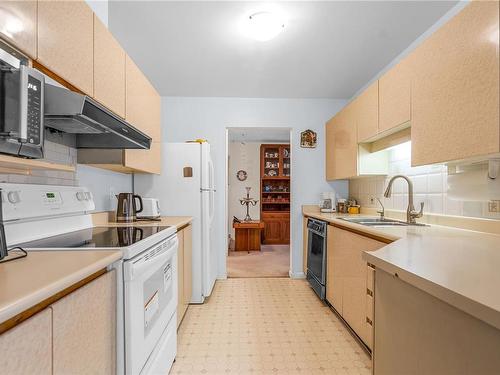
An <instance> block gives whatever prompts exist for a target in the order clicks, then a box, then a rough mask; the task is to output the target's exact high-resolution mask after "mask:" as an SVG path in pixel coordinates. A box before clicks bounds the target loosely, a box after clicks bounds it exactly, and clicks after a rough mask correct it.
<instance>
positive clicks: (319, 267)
mask: <svg viewBox="0 0 500 375" xmlns="http://www.w3.org/2000/svg"><path fill="white" fill-rule="evenodd" d="M308 234H309V236H308V238H309V241H308V244H307V271H308V274H310V275H312V276H313V277H314V278H315V279H316V280H317V281H318V282H319V283H320V284H322V285H325V281H326V270H325V259H326V258H325V255H326V253H325V252H326V236H325V234H324V233H320V232H317V231H315V230H313V229H310V228H309V233H308Z"/></svg>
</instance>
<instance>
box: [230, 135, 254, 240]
mask: <svg viewBox="0 0 500 375" xmlns="http://www.w3.org/2000/svg"><path fill="white" fill-rule="evenodd" d="M260 145H261V143H259V142H245V143H242V142H229V167H228V184H229V186H228V216H229V220H228V231H229V233H230V234H231V237H232V238H233V239H234V229H233V225H232V224H233V221H232V217H233V216H236V217H237V218H239V219H241V220H242V219H244V218H245V215H246V206H242V205H241V204H240V201H239V199H240V198H243V197H245V196H246V194H247V191H246V189H245V188H246V187H247V186H249V187H251V188H252V189H251V190H250V197H252V198H255V199H257V200H259V202H258V203H257V204H256V205H255V206H252V205H250V217H251V218H252V219H254V220H259V218H260ZM239 170H244V171H246V172H247V179H246V180H245V181H240V180H238V178H237V177H236V173H237V172H238V171H239Z"/></svg>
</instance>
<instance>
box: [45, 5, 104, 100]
mask: <svg viewBox="0 0 500 375" xmlns="http://www.w3.org/2000/svg"><path fill="white" fill-rule="evenodd" d="M37 41H38V56H37V60H38V63H40V64H41V65H43V66H44V67H45V68H47V69H48V70H50V71H51V72H53V73H55V74H56V75H58V76H60V77H61V78H63V79H64V80H65V81H67V82H68V83H70V84H71V85H73V86H74V87H76V88H77V89H79V90H80V91H82V92H84V93H85V94H87V95H93V93H94V84H93V83H94V69H93V66H94V14H93V12H92V10H91V9H90V7H89V6H88V5H87V4H86V2H85V1H83V0H75V1H47V0H40V1H38V39H37Z"/></svg>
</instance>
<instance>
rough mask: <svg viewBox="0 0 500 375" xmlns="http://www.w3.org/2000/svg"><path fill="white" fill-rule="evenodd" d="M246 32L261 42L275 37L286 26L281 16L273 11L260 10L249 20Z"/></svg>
mask: <svg viewBox="0 0 500 375" xmlns="http://www.w3.org/2000/svg"><path fill="white" fill-rule="evenodd" d="M247 23H248V24H247V27H246V34H247V35H248V36H249V37H251V38H253V39H255V40H259V41H261V42H265V41H268V40H271V39H273V38H275V37H276V36H277V35H278V34H279V33H280V32H281V31H283V29H284V28H285V22H284V21H283V19H282V18H281V17H279V16H278V15H276V14H275V13H271V12H258V13H254V14H252V15H250V16H249V17H248V20H247Z"/></svg>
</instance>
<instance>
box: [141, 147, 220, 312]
mask: <svg viewBox="0 0 500 375" xmlns="http://www.w3.org/2000/svg"><path fill="white" fill-rule="evenodd" d="M161 169H162V170H161V174H160V175H141V174H136V175H134V191H135V193H136V194H139V195H141V196H142V197H149V198H157V199H158V200H159V202H160V212H161V214H162V216H192V217H193V224H192V225H193V258H192V259H193V272H192V275H193V295H192V297H191V303H203V301H204V299H205V297H208V296H210V294H211V293H212V289H213V286H214V284H215V279H216V275H217V253H216V251H215V249H214V246H213V245H212V244H213V238H214V236H213V233H212V232H213V231H212V228H213V221H214V209H215V201H214V199H215V186H214V179H215V176H214V165H213V162H212V159H211V157H210V144H208V143H201V144H200V143H163V144H162V166H161Z"/></svg>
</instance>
